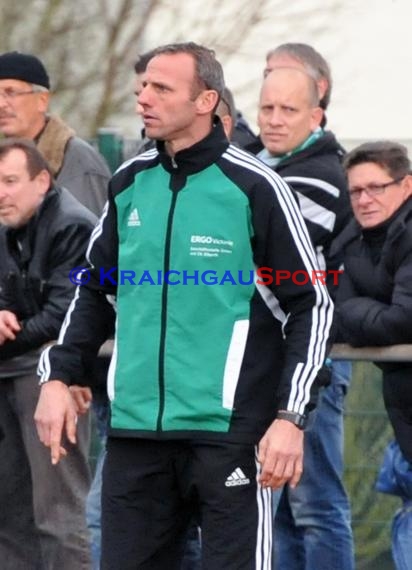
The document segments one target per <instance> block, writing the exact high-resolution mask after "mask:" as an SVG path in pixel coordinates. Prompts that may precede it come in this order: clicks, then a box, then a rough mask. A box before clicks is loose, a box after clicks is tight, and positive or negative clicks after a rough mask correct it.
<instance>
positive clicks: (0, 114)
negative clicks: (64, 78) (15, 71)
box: [0, 79, 49, 139]
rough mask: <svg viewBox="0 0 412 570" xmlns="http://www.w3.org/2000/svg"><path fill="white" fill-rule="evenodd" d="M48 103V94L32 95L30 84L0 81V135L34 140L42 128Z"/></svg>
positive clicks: (9, 80)
mask: <svg viewBox="0 0 412 570" xmlns="http://www.w3.org/2000/svg"><path fill="white" fill-rule="evenodd" d="M13 95H14V96H13ZM48 103H49V93H48V92H42V93H39V92H35V93H34V92H33V87H32V85H31V84H30V83H26V82H25V81H20V80H18V79H0V133H2V134H3V135H4V136H6V137H22V138H27V139H34V137H35V136H36V135H37V134H38V133H39V132H40V131H41V129H42V128H43V126H44V122H45V113H46V111H47V107H48Z"/></svg>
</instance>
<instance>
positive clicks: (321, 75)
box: [266, 42, 332, 109]
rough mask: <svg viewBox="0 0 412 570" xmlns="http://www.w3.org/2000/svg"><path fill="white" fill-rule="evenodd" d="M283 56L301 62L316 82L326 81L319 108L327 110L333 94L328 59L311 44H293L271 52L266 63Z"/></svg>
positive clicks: (283, 45)
mask: <svg viewBox="0 0 412 570" xmlns="http://www.w3.org/2000/svg"><path fill="white" fill-rule="evenodd" d="M282 54H285V55H288V56H290V57H291V58H293V59H296V60H297V61H299V62H300V63H301V64H302V65H303V66H304V67H305V69H306V72H307V73H308V75H310V76H311V77H312V78H313V79H314V80H315V81H319V79H326V81H327V82H328V87H327V89H326V92H325V95H324V96H323V97H322V99H321V100H320V101H319V106H320V107H321V108H322V109H327V107H328V105H329V103H330V97H331V93H332V72H331V70H330V66H329V64H328V62H327V61H326V59H325V58H324V57H323V56H322V55H321V54H320V53H319V52H318V51H316V50H315V48H313V47H312V46H310V45H309V44H304V43H293V42H291V43H285V44H280V45H279V46H277V47H276V48H275V49H272V50H270V51H269V52H268V53H267V55H266V61H267V60H268V59H270V58H271V57H272V56H273V55H282Z"/></svg>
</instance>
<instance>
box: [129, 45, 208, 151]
mask: <svg viewBox="0 0 412 570" xmlns="http://www.w3.org/2000/svg"><path fill="white" fill-rule="evenodd" d="M194 76H195V63H194V60H193V58H192V57H191V56H190V55H189V54H186V53H177V54H161V55H158V56H155V57H154V58H153V59H151V60H150V61H149V64H148V66H147V69H146V72H145V73H144V75H143V89H142V91H141V92H140V95H139V97H138V106H139V107H140V106H141V107H142V109H143V113H142V118H143V123H144V126H145V132H146V135H147V136H148V137H149V138H151V139H157V140H164V141H166V142H171V143H173V144H174V147H175V150H178V149H180V148H185V147H188V146H191V145H192V144H193V143H194V142H197V140H199V137H198V132H197V131H198V126H197V125H198V123H197V121H198V117H199V111H200V106H201V98H202V93H200V94H196V93H195V92H194V90H195V86H194ZM196 95H197V96H196ZM216 98H217V95H216ZM138 112H139V111H138Z"/></svg>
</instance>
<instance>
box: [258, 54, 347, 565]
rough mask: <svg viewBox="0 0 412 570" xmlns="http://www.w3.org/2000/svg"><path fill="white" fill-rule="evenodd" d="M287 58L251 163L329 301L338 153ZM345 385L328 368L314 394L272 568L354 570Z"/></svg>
mask: <svg viewBox="0 0 412 570" xmlns="http://www.w3.org/2000/svg"><path fill="white" fill-rule="evenodd" d="M286 58H287V55H286V54H285V53H282V57H281V59H280V60H279V61H278V62H277V63H278V65H277V64H276V60H275V59H274V57H272V58H270V60H269V61H270V63H271V65H272V66H273V69H272V71H270V72H269V73H268V74H267V75H266V78H265V80H264V83H263V86H262V91H261V97H260V105H259V114H258V124H259V127H260V138H261V142H262V144H263V149H262V150H260V151H258V152H257V156H258V157H259V158H260V159H261V160H262V161H263V162H265V163H266V164H267V165H268V166H270V167H271V168H273V169H274V170H275V171H276V172H277V173H278V174H280V175H281V176H282V177H283V178H284V180H286V181H287V183H288V184H289V185H290V186H291V187H292V188H293V189H294V190H295V192H296V195H297V198H298V200H299V204H300V208H301V211H302V214H303V217H304V219H305V222H306V224H307V227H308V230H309V234H310V237H311V239H312V243H313V245H314V247H315V249H316V253H317V257H318V261H319V265H320V267H321V269H322V270H324V271H328V272H331V273H329V274H328V277H327V284H328V286H329V287H330V291H331V292H332V294H334V292H335V291H336V286H337V284H338V273H336V272H337V271H338V270H339V269H340V264H341V261H342V260H341V259H340V258H339V256H335V257H334V258H332V256H331V255H330V246H331V243H332V240H333V239H334V238H335V237H336V236H337V235H338V234H339V233H340V232H341V231H342V229H343V228H344V227H345V226H346V224H347V222H348V221H349V220H350V219H351V210H350V204H349V200H348V196H347V187H346V180H345V175H344V172H343V169H342V166H341V159H342V155H343V151H342V148H341V146H340V145H339V143H338V142H337V141H336V139H335V137H334V135H333V134H332V133H331V132H330V131H325V130H323V129H322V128H321V124H322V122H323V117H324V112H323V110H322V108H321V107H320V102H319V97H320V89H319V85H318V82H317V81H316V80H315V77H314V74H312V73H309V72H308V71H307V70H306V68H305V67H303V66H302V64H299V62H298V63H296V61H294V60H293V58H291V56H289V59H286ZM291 60H292V61H291ZM328 366H329V367H330V366H331V364H330V363H329V362H328ZM348 382H349V374H348V370H347V365H346V363H338V362H334V363H333V365H332V382H331V384H330V385H329V386H327V387H326V388H323V389H322V390H321V391H320V395H319V405H318V409H317V410H316V413H315V416H314V421H313V423H312V425H311V426H310V429H308V430H307V431H306V433H305V464H304V473H303V477H302V481H301V483H300V485H299V486H298V487H297V488H296V489H291V488H290V487H289V486H286V487H285V489H284V491H283V493H282V497H281V499H280V503H279V507H278V511H277V515H276V521H275V532H274V541H275V552H276V568H280V569H282V568H288V569H289V570H300V568H306V569H307V570H322V569H329V568H331V567H334V565H335V563H336V561H339V568H341V570H352V568H353V545H352V531H351V527H350V508H349V501H348V497H347V495H346V493H345V489H344V487H343V483H342V474H343V473H342V472H343V399H344V395H345V393H346V390H347V385H348ZM320 472H321V473H322V476H321V477H320V476H319V473H320ZM331 513H333V515H331ZM330 520H332V523H331V522H330ZM292 545H293V546H292ZM302 560H303V561H304V563H303V565H301V564H302Z"/></svg>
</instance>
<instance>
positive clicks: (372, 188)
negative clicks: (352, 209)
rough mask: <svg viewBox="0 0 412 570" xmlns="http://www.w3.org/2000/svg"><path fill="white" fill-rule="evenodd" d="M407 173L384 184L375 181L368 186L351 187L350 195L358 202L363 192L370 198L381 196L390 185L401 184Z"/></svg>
mask: <svg viewBox="0 0 412 570" xmlns="http://www.w3.org/2000/svg"><path fill="white" fill-rule="evenodd" d="M405 176H406V175H403V176H401V177H400V178H395V180H390V181H389V182H385V183H383V184H378V183H376V184H375V183H373V182H371V183H370V184H368V185H367V186H354V187H353V188H350V189H349V196H350V199H351V200H352V201H353V202H357V201H358V200H359V198H360V197H361V194H362V192H366V194H367V195H368V196H369V197H370V198H374V197H375V196H379V195H380V194H383V193H384V192H385V190H386V188H388V187H389V186H392V185H393V184H399V182H402V180H403V179H404V178H405Z"/></svg>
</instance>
